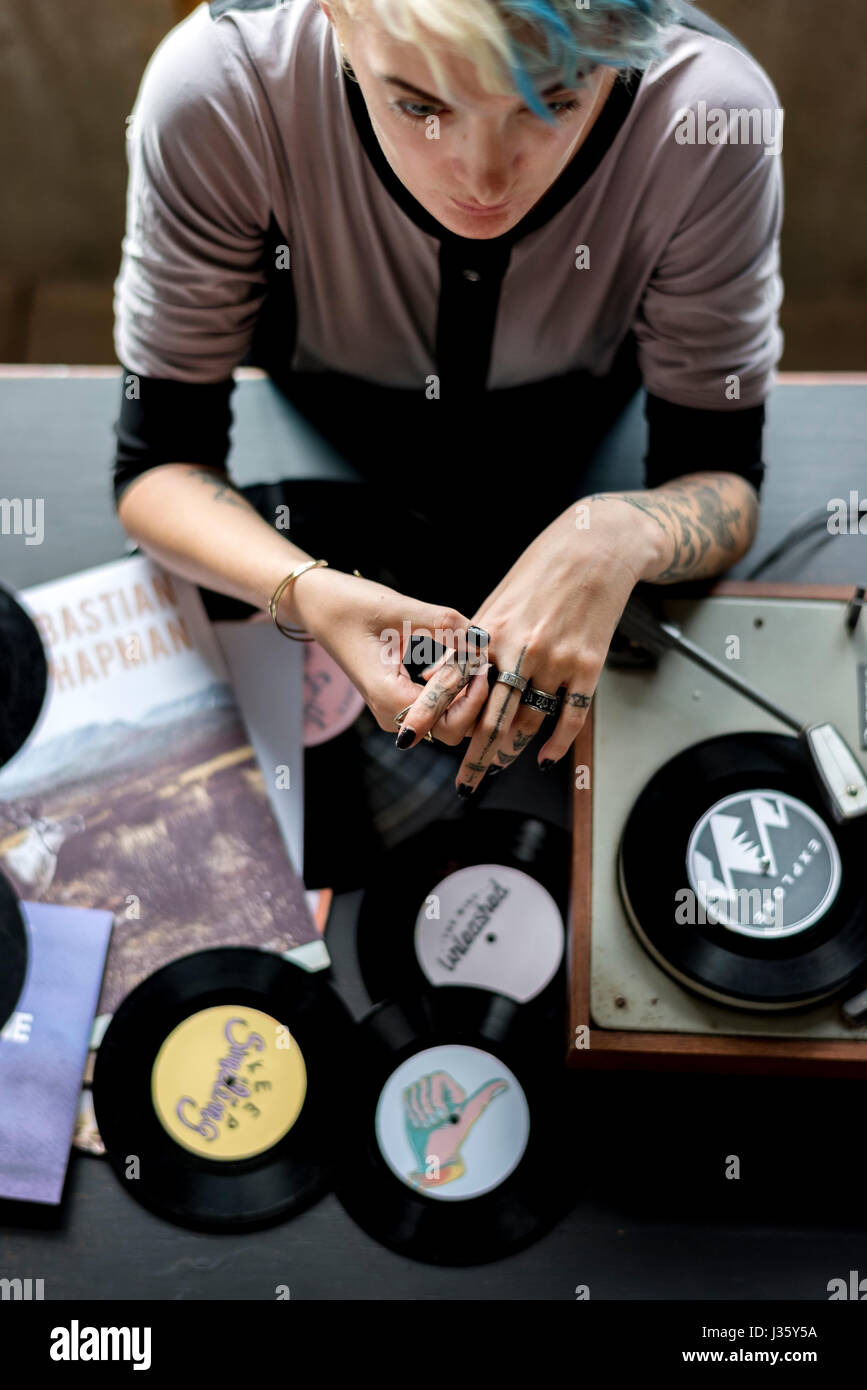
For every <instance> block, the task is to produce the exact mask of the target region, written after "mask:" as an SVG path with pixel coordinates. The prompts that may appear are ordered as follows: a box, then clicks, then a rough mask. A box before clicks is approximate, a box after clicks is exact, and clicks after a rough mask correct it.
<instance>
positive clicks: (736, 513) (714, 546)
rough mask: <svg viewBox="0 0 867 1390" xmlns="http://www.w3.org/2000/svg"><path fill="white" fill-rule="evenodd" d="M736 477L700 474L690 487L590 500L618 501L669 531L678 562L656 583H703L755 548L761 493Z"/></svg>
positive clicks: (598, 494) (673, 486)
mask: <svg viewBox="0 0 867 1390" xmlns="http://www.w3.org/2000/svg"><path fill="white" fill-rule="evenodd" d="M739 482H742V483H743V486H742V487H739V486H738V485H737V484H736V483H734V482H733V480H732V477H731V475H726V474H715V473H697V474H695V475H694V476H693V478H692V480H691V481H689V482H673V483H664V484H663V485H662V487H659V488H653V489H649V490H648V491H646V492H594V493H593V494H592V495H591V497H590V498H589V499H588V500H589V501H591V502H592V501H597V500H598V501H617V502H623V503H625V504H626V506H628V507H634V508H635V509H636V510H637V511H639V512H643V513H644V515H645V516H649V517H650V518H651V519H652V520H653V521H654V522H655V523H656V525H657V526H659V528H660V529H661V530H662V531H664V532H665V535H666V536H667V537H668V539H669V541H670V542H671V545H672V557H671V560H670V561H669V563H668V564H667V565H666V567H665V569H663V570H661V571H660V573H659V574H657V575H654V576H653V580H652V582H656V583H664V582H665V581H666V580H670V581H675V580H679V579H701V578H704V577H706V576H709V575H712V574H716V573H717V572H718V571H719V570H721V569H727V568H728V566H729V565H732V564H734V562H735V560H736V559H737V558H739V554H743V552H744V551H746V550H747V549H748V548H749V546H750V544H751V543H752V540H753V537H754V535H755V530H756V524H757V520H758V513H759V504H758V497H757V496H756V492H755V489H754V488H753V487H752V486H751V485H750V484H749V483H746V482H745V481H744V480H743V479H740V480H739Z"/></svg>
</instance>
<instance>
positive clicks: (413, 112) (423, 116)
mask: <svg viewBox="0 0 867 1390" xmlns="http://www.w3.org/2000/svg"><path fill="white" fill-rule="evenodd" d="M580 104H581V103H580V102H579V101H578V100H577V99H576V98H574V97H573V98H571V99H569V100H567V99H566V98H565V97H564V98H563V100H562V101H549V102H548V103H547V105H548V110H549V111H550V112H552V114H553V115H555V116H568V115H569V113H570V112H571V111H574V110H575V109H576V107H578V106H580ZM389 105H390V106H391V109H392V111H396V112H397V114H398V115H399V116H404V117H405V118H406V119H407V120H410V121H427V120H430V118H431V116H440V115H442V112H441V111H437V110H436V108H435V107H433V106H427V105H425V103H424V102H418V101H393V102H390V103H389Z"/></svg>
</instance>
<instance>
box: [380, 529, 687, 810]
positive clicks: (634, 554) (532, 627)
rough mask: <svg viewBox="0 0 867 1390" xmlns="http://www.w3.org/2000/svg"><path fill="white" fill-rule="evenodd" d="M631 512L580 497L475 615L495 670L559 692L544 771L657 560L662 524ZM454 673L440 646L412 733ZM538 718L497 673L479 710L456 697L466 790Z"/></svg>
mask: <svg viewBox="0 0 867 1390" xmlns="http://www.w3.org/2000/svg"><path fill="white" fill-rule="evenodd" d="M634 517H635V519H634V520H633V514H630V513H629V512H627V511H626V509H625V508H620V507H612V506H610V505H609V504H607V503H606V502H600V503H598V504H596V503H594V502H585V503H582V504H576V507H574V508H570V509H569V510H568V511H566V512H564V513H563V514H562V515H561V516H559V517H557V518H556V519H555V520H554V521H553V522H552V523H551V525H550V526H548V527H546V529H545V530H544V531H543V532H542V533H541V535H539V536H537V537H536V539H535V540H534V541H533V542H532V544H531V545H530V546H528V547H527V549H526V550H525V551H524V553H523V554H522V555H521V556H520V558H519V559H518V560H517V561H516V562H515V564H514V565H513V566H512V568H511V569H510V570H509V572H508V573H507V574H506V575H505V576H504V578H503V579H502V580H501V582H500V583H499V584H498V585H497V587H496V589H494V591H493V593H491V594H490V595H489V597H488V598H487V599H486V600H485V602H484V603H483V604H482V605H481V607H480V608H479V610H478V611H477V612H476V613H475V614H474V615H473V619H472V621H473V624H474V625H476V626H478V627H481V628H483V629H484V630H485V631H486V632H487V633H488V634H489V637H490V641H489V644H488V647H487V653H486V654H487V657H488V659H489V660H490V661H491V662H493V663H494V665H495V666H496V667H497V669H498V671H500V672H502V671H515V672H517V673H518V675H521V676H525V677H526V678H527V680H528V682H529V686H533V687H534V688H535V689H537V690H542V691H545V692H546V693H547V694H551V695H553V694H557V693H558V692H559V693H560V695H562V704H561V707H560V713H559V717H558V718H557V721H556V725H555V727H554V728H553V729H551V731H550V733H549V734H548V737H547V738H546V739H545V741H544V742H543V743H542V744H541V746H540V747H539V748H538V749H537V750H536V761H537V764H538V766H539V767H540V768H541V769H542V770H543V771H544V770H545V769H546V768H547V767H549V766H550V765H551V764H552V763H554V762H557V761H558V760H559V759H560V758H562V757H563V756H564V755H565V754H566V753H567V752H568V751H569V749H570V748H571V746H572V743H573V742H574V740H575V738H576V736H577V735H578V733H579V731H580V729H581V726H582V725H583V723H584V721H585V719H586V717H587V710H588V708H589V705H590V701H591V699H592V697H593V693H594V691H595V689H596V684H597V681H598V679H599V675H600V672H601V670H602V666H603V663H604V661H605V657H606V655H607V652H608V647H609V645H610V643H611V638H612V636H613V635H614V630H615V628H616V626H617V624H618V622H619V620H620V616H621V614H622V612H623V609H624V608H625V606H626V602H627V600H628V598H629V595H630V593H631V592H632V589H633V588H634V586H635V585H636V583H637V582H638V581H639V580H640V579H643V578H646V577H647V574H648V572H652V571H653V569H654V567H655V566H657V565H658V564H660V563H661V557H662V554H663V547H662V545H661V542H660V540H659V537H658V528H657V527H655V526H654V524H653V522H652V520H651V519H649V518H647V517H642V516H641V514H634ZM460 679H461V673H460V669H459V667H458V666H457V665H456V664H455V662H454V661H453V660H452V659H451V658H450V654H449V653H446V654H445V656H444V657H443V658H442V659H441V660H440V661H439V662H438V663H436V665H435V666H434V668H433V669H432V670H431V671H430V672H429V674H428V676H427V688H426V690H425V692H424V694H423V695H419V696H418V698H417V699H416V701H415V704H414V705H413V707H412V709H410V710H408V711H407V714H406V719H405V721H404V722H405V723H406V724H407V725H410V726H411V727H412V728H413V729H415V731H416V735H417V738H421V737H422V736H423V735H424V733H425V731H426V730H427V729H429V728H433V727H435V726H436V720H437V719H438V718H439V717H440V715H441V712H442V711H443V710H444V709H445V708H446V707H447V706H448V705H449V703H450V701H451V700H452V698H453V695H454V691H455V689H456V687H457V686H458V683H459V681H460ZM544 719H545V715H544V714H542V713H540V712H539V711H537V710H533V709H531V708H530V707H529V706H528V705H525V704H522V703H521V692H520V691H519V690H517V689H515V688H513V687H511V686H509V685H505V684H502V683H498V684H496V685H494V686H493V687H492V689H491V692H490V696H489V698H487V700H486V701H485V702H484V707H483V708H482V710H481V712H480V714H478V715H477V714H476V712H475V703H474V702H473V704H472V705H471V704H470V702H469V701H467V703H466V705H463V704H462V702H461V701H460V700H458V701H457V702H456V704H455V705H454V706H453V708H452V709H451V710H450V712H449V720H450V732H451V734H452V736H453V737H454V736H455V735H457V736H458V738H461V737H466V736H467V735H470V736H471V742H470V746H469V748H468V750H467V752H466V755H465V757H464V760H463V762H462V764H461V768H460V771H459V772H458V775H457V778H456V783H457V787H458V791H459V793H460V794H461V795H463V796H469V795H471V794H472V792H473V791H474V790H475V789H476V788H477V787H478V785H479V784H480V782H481V780H482V778H483V777H484V775H485V773H486V772H487V771H488V770H489V769H491V768H495V769H497V770H499V769H501V768H504V767H508V766H509V765H510V764H511V763H513V762H514V761H515V759H516V758H517V757H518V756H519V754H520V753H521V752H522V750H523V749H524V748H525V747H526V746H527V745H528V744H529V743H530V742H531V740H532V739H533V737H534V736H535V734H536V733H537V732H538V730H539V728H540V727H541V725H542V723H543V721H544ZM462 789H463V790H462Z"/></svg>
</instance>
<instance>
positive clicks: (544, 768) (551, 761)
mask: <svg viewBox="0 0 867 1390" xmlns="http://www.w3.org/2000/svg"><path fill="white" fill-rule="evenodd" d="M553 766H554V759H553V758H545V760H544V762H541V763H540V764H539V771H540V772H547V771H548V768H549V767H553Z"/></svg>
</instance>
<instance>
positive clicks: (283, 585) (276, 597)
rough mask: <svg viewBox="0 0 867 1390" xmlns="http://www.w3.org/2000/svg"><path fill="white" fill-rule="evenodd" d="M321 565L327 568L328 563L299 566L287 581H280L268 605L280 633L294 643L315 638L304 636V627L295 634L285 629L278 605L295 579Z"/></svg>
mask: <svg viewBox="0 0 867 1390" xmlns="http://www.w3.org/2000/svg"><path fill="white" fill-rule="evenodd" d="M320 565H323V566H325V567H326V568H327V566H328V561H327V560H308V561H307V562H306V563H305V564H303V565H299V566H298V568H297V569H294V570H293V571H292V573H291V574H287V576H286V578H285V579H281V580H280V583H279V584H278V585H277V588H276V589H275V590H274V592H273V594H272V595H271V602H270V603H269V604H268V612H269V613H270V614H271V617H272V618H273V619H274V622H275V624H276V626H277V628H278V629H279V631H280V632H282V634H283V636H284V637H290V638H291V639H292V641H293V642H313V641H314V640H315V639H314V638H313V637H309V636H304V635H302V634H303V633H304V629H303V627H299V628H296V629H295V631H294V632H292V631H291V630H290V629H289V628H288V627H285V626H284V625H283V623H281V622H280V619H279V618H278V617H277V605H278V604H279V602H280V600H281V598H282V597H283V595H284V593H285V592H286V590H287V589H288V588H289V585H290V584H291V583H292V581H293V580H294V579H297V578H298V576H299V575H301V574H303V573H304V571H305V570H312V569H316V568H317V567H318V566H320Z"/></svg>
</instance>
